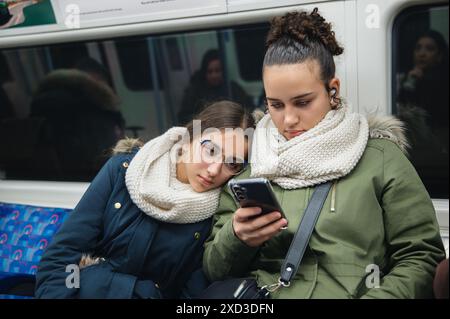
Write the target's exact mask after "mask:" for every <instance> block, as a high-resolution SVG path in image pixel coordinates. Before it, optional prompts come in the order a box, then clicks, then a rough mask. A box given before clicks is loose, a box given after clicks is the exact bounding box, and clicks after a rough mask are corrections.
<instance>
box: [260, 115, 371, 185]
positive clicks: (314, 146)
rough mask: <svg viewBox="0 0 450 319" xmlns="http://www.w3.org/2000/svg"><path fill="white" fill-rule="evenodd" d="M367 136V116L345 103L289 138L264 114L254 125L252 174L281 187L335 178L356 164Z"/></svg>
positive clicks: (315, 183) (311, 183) (313, 183)
mask: <svg viewBox="0 0 450 319" xmlns="http://www.w3.org/2000/svg"><path fill="white" fill-rule="evenodd" d="M368 138H369V126H368V123H367V120H366V118H365V117H364V116H362V115H360V114H356V113H350V112H349V110H348V108H347V107H346V106H341V107H339V108H338V109H336V110H331V111H329V112H328V113H327V114H326V116H325V118H324V119H323V120H322V121H321V122H319V124H317V125H316V126H315V127H314V128H312V129H310V130H308V131H307V132H305V133H303V134H302V135H300V136H297V137H295V138H293V139H291V140H286V139H285V138H284V137H283V136H282V135H281V134H280V133H279V132H278V130H277V129H276V127H275V125H274V123H273V122H272V120H271V118H270V115H269V114H267V115H265V116H264V117H263V118H262V119H261V121H260V122H259V123H258V125H257V127H256V131H255V135H254V139H253V146H252V154H251V170H252V172H251V176H252V177H266V178H268V179H269V180H272V181H273V182H275V183H276V184H278V185H280V186H281V187H282V188H284V189H296V188H302V187H308V186H313V185H317V184H321V183H324V182H326V181H330V180H334V179H337V178H340V177H343V176H345V175H347V174H348V173H349V172H350V171H351V170H352V169H353V168H354V167H355V166H356V164H357V163H358V161H359V160H360V158H361V156H362V154H363V152H364V150H365V148H366V144H367V140H368Z"/></svg>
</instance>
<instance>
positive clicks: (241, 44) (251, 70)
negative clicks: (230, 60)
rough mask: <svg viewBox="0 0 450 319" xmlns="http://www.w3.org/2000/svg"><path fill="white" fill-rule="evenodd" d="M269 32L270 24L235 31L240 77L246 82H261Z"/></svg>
mask: <svg viewBox="0 0 450 319" xmlns="http://www.w3.org/2000/svg"><path fill="white" fill-rule="evenodd" d="M268 31H269V25H268V24H262V25H259V26H258V27H255V28H251V29H249V28H243V29H237V30H235V31H234V36H235V39H236V50H237V55H238V56H240V57H242V58H241V59H239V70H240V75H241V77H242V79H243V80H245V81H259V80H261V68H262V62H263V60H264V53H265V39H266V36H267V32H268Z"/></svg>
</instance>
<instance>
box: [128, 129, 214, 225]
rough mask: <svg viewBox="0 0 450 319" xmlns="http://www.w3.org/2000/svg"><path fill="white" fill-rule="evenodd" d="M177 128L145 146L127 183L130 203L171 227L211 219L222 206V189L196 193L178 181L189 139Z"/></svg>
mask: <svg viewBox="0 0 450 319" xmlns="http://www.w3.org/2000/svg"><path fill="white" fill-rule="evenodd" d="M185 134H187V130H186V128H184V127H174V128H171V129H170V130H168V131H167V132H166V133H165V134H163V135H161V136H159V137H157V138H155V139H153V140H151V141H149V142H148V143H146V144H145V145H144V146H143V147H142V148H141V149H140V150H139V151H138V152H137V153H136V155H135V157H134V158H133V160H132V161H131V162H130V165H129V167H128V169H127V173H126V176H125V183H126V186H127V189H128V192H129V193H130V197H131V200H132V201H133V202H134V203H135V204H136V206H137V207H139V209H141V210H142V211H143V212H144V213H146V214H147V215H149V216H151V217H153V218H155V219H157V220H160V221H163V222H169V223H175V224H189V223H195V222H199V221H202V220H205V219H207V218H209V217H211V216H212V215H213V214H214V212H215V210H216V209H217V206H218V204H219V194H220V188H217V189H213V190H210V191H207V192H204V193H197V192H195V191H194V190H193V189H192V187H191V186H190V185H189V184H183V183H181V182H180V181H178V180H177V179H176V160H177V159H176V155H177V153H178V149H179V148H180V147H181V143H180V141H181V140H182V138H183V137H184V136H186V135H185Z"/></svg>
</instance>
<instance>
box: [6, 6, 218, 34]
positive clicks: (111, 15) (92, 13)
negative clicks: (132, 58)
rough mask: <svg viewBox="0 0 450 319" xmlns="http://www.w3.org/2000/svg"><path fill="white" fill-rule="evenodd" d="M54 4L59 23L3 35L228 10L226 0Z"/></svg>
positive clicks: (116, 23) (135, 21) (207, 13)
mask: <svg viewBox="0 0 450 319" xmlns="http://www.w3.org/2000/svg"><path fill="white" fill-rule="evenodd" d="M25 3H26V2H25ZM30 3H31V1H30ZM52 5H53V11H54V12H55V15H56V20H57V22H58V24H54V25H44V26H33V27H24V28H14V29H8V28H7V29H1V30H0V37H3V36H13V35H21V34H32V33H41V32H53V31H64V30H72V29H85V28H92V27H99V26H112V25H123V24H132V23H139V22H149V21H158V20H170V19H178V18H185V17H196V16H204V15H213V14H219V13H226V12H227V6H226V0H208V1H202V0H147V1H144V0H127V1H122V0H95V1H92V0H59V1H58V2H56V1H52Z"/></svg>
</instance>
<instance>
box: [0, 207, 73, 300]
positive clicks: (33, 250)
mask: <svg viewBox="0 0 450 319" xmlns="http://www.w3.org/2000/svg"><path fill="white" fill-rule="evenodd" d="M70 211H71V209H64V208H49V207H37V206H30V205H17V204H7V203H0V294H2V293H4V291H5V289H7V287H5V286H6V285H7V284H6V282H11V278H14V277H19V276H27V275H28V276H34V275H35V274H36V270H37V266H38V264H39V261H40V259H41V256H42V253H43V251H44V250H45V248H46V247H47V246H48V244H49V243H50V241H51V240H52V237H53V235H54V234H55V233H56V231H57V230H58V229H59V227H60V226H61V225H62V223H63V222H64V220H65V219H66V218H67V217H68V212H70ZM0 298H2V297H0Z"/></svg>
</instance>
